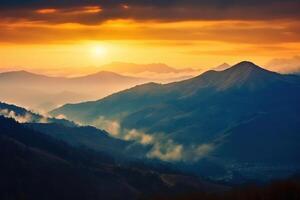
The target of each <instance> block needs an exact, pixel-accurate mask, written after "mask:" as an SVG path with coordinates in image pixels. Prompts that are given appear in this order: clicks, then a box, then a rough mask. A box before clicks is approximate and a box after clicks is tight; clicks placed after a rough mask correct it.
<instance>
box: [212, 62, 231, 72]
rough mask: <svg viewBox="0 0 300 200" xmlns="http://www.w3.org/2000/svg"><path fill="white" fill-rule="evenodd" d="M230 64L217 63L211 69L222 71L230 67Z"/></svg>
mask: <svg viewBox="0 0 300 200" xmlns="http://www.w3.org/2000/svg"><path fill="white" fill-rule="evenodd" d="M230 67H231V66H230V65H229V64H228V63H223V64H221V65H218V66H216V67H213V68H212V70H215V71H223V70H225V69H228V68H230Z"/></svg>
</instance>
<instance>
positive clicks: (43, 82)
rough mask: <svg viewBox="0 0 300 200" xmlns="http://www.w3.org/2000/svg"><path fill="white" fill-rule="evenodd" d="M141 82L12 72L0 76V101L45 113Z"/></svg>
mask: <svg viewBox="0 0 300 200" xmlns="http://www.w3.org/2000/svg"><path fill="white" fill-rule="evenodd" d="M145 82H147V80H145V79H142V78H136V77H131V76H123V75H120V74H117V73H113V72H107V71H101V72H98V73H95V74H90V75H87V76H81V77H74V78H65V77H49V76H44V75H40V74H34V73H30V72H26V71H12V72H4V73H0V93H1V97H0V100H1V101H5V102H10V103H14V104H17V105H21V106H25V107H29V108H31V109H35V110H43V111H45V110H49V109H50V110H51V109H53V108H55V107H57V106H59V105H63V104H65V103H69V102H73V103H74V102H80V101H83V100H85V101H86V100H93V99H99V98H102V97H104V96H107V95H109V94H112V93H114V92H117V91H120V90H124V89H126V88H129V87H133V86H135V85H137V84H142V83H145ZM16 91H17V92H16Z"/></svg>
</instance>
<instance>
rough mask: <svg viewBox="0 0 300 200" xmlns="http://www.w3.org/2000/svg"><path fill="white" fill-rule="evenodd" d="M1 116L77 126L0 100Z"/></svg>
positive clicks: (23, 120)
mask: <svg viewBox="0 0 300 200" xmlns="http://www.w3.org/2000/svg"><path fill="white" fill-rule="evenodd" d="M0 116H4V117H8V118H12V119H14V120H16V121H18V122H20V123H55V124H61V125H64V126H67V127H75V126H77V125H76V124H75V123H73V122H71V121H68V120H66V119H61V118H53V117H49V116H44V115H41V114H39V113H35V112H32V111H30V110H27V109H25V108H22V107H19V106H16V105H13V104H7V103H4V102H0Z"/></svg>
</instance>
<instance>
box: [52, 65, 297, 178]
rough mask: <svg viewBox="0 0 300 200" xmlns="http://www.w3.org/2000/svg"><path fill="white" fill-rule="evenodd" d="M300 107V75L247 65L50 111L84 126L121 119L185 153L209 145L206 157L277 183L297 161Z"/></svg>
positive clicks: (140, 88)
mask: <svg viewBox="0 0 300 200" xmlns="http://www.w3.org/2000/svg"><path fill="white" fill-rule="evenodd" d="M299 102H300V79H299V77H298V76H294V75H282V74H278V73H275V72H271V71H268V70H265V69H263V68H261V67H259V66H257V65H255V64H253V63H251V62H246V61H245V62H241V63H238V64H236V65H234V66H233V67H231V68H229V69H226V70H224V71H220V72H217V71H208V72H205V73H203V74H201V75H200V76H197V77H195V78H192V79H189V80H185V81H181V82H176V83H170V84H165V85H162V84H155V83H149V84H144V85H139V86H136V87H134V88H132V89H128V90H125V91H122V92H119V93H116V94H113V95H111V96H109V97H106V98H103V99H101V100H98V101H92V102H86V103H80V104H73V105H72V104H67V105H65V106H63V107H61V108H59V109H56V110H54V111H53V112H52V113H53V114H55V115H58V114H64V115H65V116H67V117H68V118H70V119H72V120H75V121H79V122H83V123H91V122H92V121H93V120H95V119H96V118H97V117H99V116H102V117H106V118H108V119H115V120H119V121H120V124H121V125H122V127H123V128H125V129H138V130H143V131H144V132H146V133H148V134H155V133H164V135H167V137H169V138H170V139H172V140H174V141H176V142H177V143H179V144H182V145H183V149H185V148H189V147H191V146H195V145H203V144H208V145H210V149H213V150H211V151H210V152H209V153H206V155H205V156H206V157H207V159H212V158H214V159H213V160H214V162H215V161H217V160H218V162H221V163H223V164H224V163H226V164H224V166H226V168H228V170H229V171H230V170H232V171H239V173H241V174H243V176H249V177H248V178H250V179H251V178H258V179H261V178H266V179H267V176H266V177H261V176H260V175H259V173H265V174H268V177H269V178H272V177H276V176H279V172H278V171H277V172H276V170H279V171H280V170H282V171H281V172H280V173H281V174H285V175H283V176H287V175H289V174H290V173H293V172H295V171H294V170H295V169H294V168H289V167H287V166H291V165H295V166H299V164H300V163H299V159H297V157H300V151H299V150H298V146H299V144H300V138H299V134H298V133H299V132H300V121H299V120H300V118H299V112H300V104H299ZM256 150H258V151H259V152H257V151H256ZM201 156H203V155H202V154H201ZM245 163H251V164H253V166H255V167H256V168H255V167H253V169H254V168H255V169H256V171H253V172H251V173H252V175H249V173H250V172H246V171H243V170H244V167H243V166H245ZM259 164H260V165H259ZM270 166H277V167H278V168H276V167H274V168H271V167H270ZM269 167H270V168H269ZM268 169H270V170H268ZM228 170H227V171H228ZM263 170H265V172H262V171H263ZM272 170H273V171H272ZM251 173H250V174H251Z"/></svg>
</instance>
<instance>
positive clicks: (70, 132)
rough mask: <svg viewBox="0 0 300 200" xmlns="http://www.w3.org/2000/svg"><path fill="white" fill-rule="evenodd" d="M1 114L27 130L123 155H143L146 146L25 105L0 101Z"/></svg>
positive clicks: (111, 153)
mask: <svg viewBox="0 0 300 200" xmlns="http://www.w3.org/2000/svg"><path fill="white" fill-rule="evenodd" d="M0 116H4V117H7V118H12V119H14V120H16V121H18V122H19V123H22V124H24V126H27V127H29V128H30V129H33V130H36V131H39V132H41V133H43V134H47V135H49V136H51V137H53V138H56V139H58V140H60V141H64V142H66V143H68V144H69V145H71V146H75V147H85V148H88V149H92V150H94V151H98V152H105V153H106V154H110V155H114V156H118V157H119V158H120V157H122V156H123V157H124V159H125V160H126V159H129V158H130V157H131V158H141V157H144V154H145V151H146V149H145V148H144V147H143V146H141V145H136V144H135V143H133V142H129V141H123V140H120V139H117V138H113V137H111V136H110V135H109V133H107V132H106V131H103V130H100V129H96V128H94V127H92V126H79V125H77V124H75V123H73V122H71V121H68V120H66V119H58V118H53V117H49V116H48V117H47V116H43V115H41V114H38V113H34V112H31V111H29V110H26V109H25V108H22V107H18V106H15V105H10V104H6V103H1V102H0Z"/></svg>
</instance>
